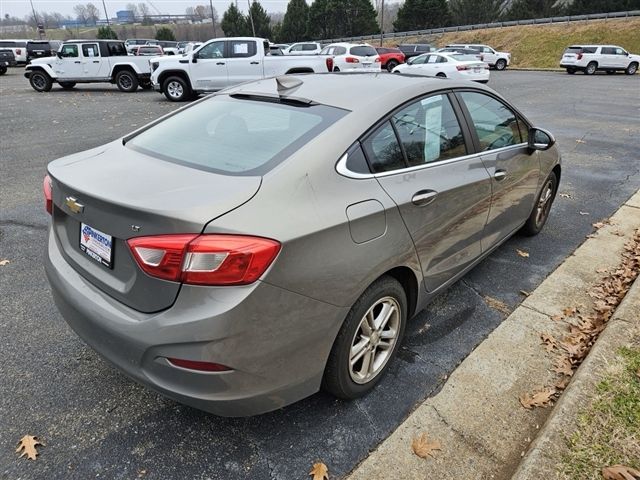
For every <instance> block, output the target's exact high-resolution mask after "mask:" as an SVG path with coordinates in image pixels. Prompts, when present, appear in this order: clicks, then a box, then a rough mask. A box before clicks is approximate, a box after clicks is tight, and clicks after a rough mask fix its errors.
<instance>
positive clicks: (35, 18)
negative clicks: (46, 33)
mask: <svg viewBox="0 0 640 480" xmlns="http://www.w3.org/2000/svg"><path fill="white" fill-rule="evenodd" d="M29 3H30V4H31V11H32V12H33V22H34V23H35V24H36V30H37V31H38V38H40V40H42V34H41V33H40V29H39V28H38V15H36V9H35V8H33V2H32V1H31V0H29Z"/></svg>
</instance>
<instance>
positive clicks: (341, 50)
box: [333, 47, 347, 55]
mask: <svg viewBox="0 0 640 480" xmlns="http://www.w3.org/2000/svg"><path fill="white" fill-rule="evenodd" d="M345 53H347V49H346V48H344V47H336V49H335V50H334V51H333V54H334V55H344V54H345Z"/></svg>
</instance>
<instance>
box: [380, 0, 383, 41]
mask: <svg viewBox="0 0 640 480" xmlns="http://www.w3.org/2000/svg"><path fill="white" fill-rule="evenodd" d="M383 35H384V0H382V4H381V5H380V46H382V37H383Z"/></svg>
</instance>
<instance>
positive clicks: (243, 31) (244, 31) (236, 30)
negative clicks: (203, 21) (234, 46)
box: [220, 2, 251, 37]
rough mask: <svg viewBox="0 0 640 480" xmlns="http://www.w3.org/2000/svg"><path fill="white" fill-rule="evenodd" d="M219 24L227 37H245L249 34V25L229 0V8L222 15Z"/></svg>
mask: <svg viewBox="0 0 640 480" xmlns="http://www.w3.org/2000/svg"><path fill="white" fill-rule="evenodd" d="M220 26H221V27H222V30H223V31H224V34H225V36H227V37H245V36H250V35H251V26H248V25H247V19H246V17H245V16H244V15H243V14H242V12H241V11H240V10H238V9H237V8H236V5H235V3H234V2H231V4H230V5H229V8H228V9H227V11H226V12H224V15H223V16H222V21H221V22H220Z"/></svg>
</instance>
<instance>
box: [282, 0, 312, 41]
mask: <svg viewBox="0 0 640 480" xmlns="http://www.w3.org/2000/svg"><path fill="white" fill-rule="evenodd" d="M308 19H309V6H308V5H307V2H306V0H291V1H290V2H289V4H288V5H287V12H286V13H285V14H284V19H283V20H282V26H281V30H280V36H279V39H278V41H280V42H300V41H304V40H306V38H307V36H306V33H307V21H308ZM274 30H275V28H274Z"/></svg>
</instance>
